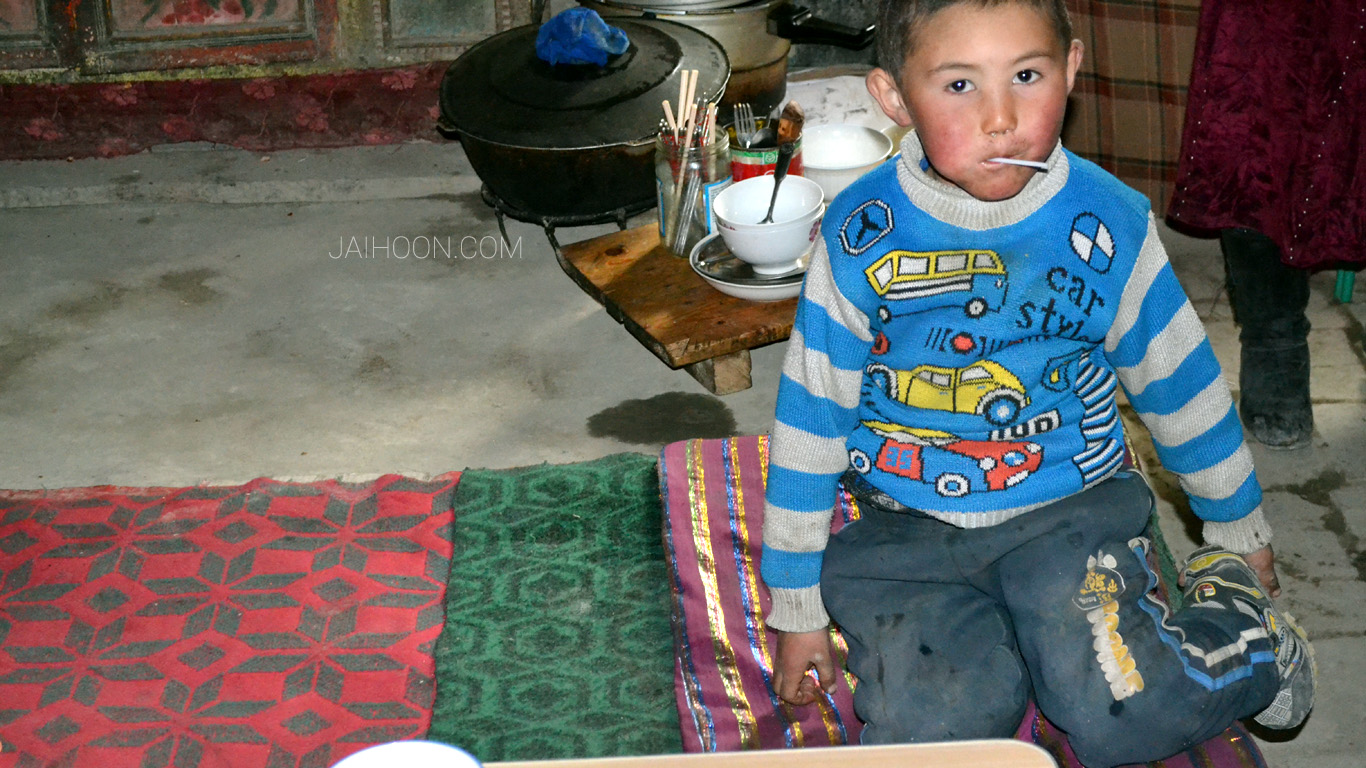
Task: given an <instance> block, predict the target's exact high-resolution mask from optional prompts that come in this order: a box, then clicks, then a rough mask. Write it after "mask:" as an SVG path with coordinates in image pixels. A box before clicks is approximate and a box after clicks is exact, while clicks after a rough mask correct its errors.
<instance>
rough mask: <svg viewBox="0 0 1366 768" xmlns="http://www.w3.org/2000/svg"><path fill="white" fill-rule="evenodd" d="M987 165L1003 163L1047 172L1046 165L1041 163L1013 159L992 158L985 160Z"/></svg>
mask: <svg viewBox="0 0 1366 768" xmlns="http://www.w3.org/2000/svg"><path fill="white" fill-rule="evenodd" d="M987 162H988V163H1005V164H1006V165H1023V166H1026V167H1029V168H1038V169H1039V170H1041V171H1046V170H1048V163H1041V162H1039V161H1038V160H1016V159H1015V158H1013V157H993V158H991V159H990V160H987Z"/></svg>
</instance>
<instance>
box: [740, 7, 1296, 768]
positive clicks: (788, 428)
mask: <svg viewBox="0 0 1366 768" xmlns="http://www.w3.org/2000/svg"><path fill="white" fill-rule="evenodd" d="M878 34H879V44H878V57H879V64H880V65H881V68H879V69H875V70H874V71H873V72H872V73H871V74H870V75H869V77H868V88H869V90H870V92H871V93H872V95H873V96H874V98H876V99H877V101H878V103H879V104H880V105H881V107H882V109H883V111H884V112H886V113H887V115H888V116H889V117H891V118H892V119H893V120H894V121H896V123H898V124H899V125H902V126H913V127H914V131H912V132H911V133H908V134H907V136H906V138H905V140H904V141H903V142H902V145H901V154H900V156H899V157H898V158H897V159H895V160H894V161H892V162H889V163H887V164H885V165H883V166H882V167H881V168H879V169H877V170H875V171H873V172H872V173H870V174H868V175H867V176H865V177H864V178H863V179H861V180H860V181H858V182H856V183H855V184H854V185H852V186H850V187H849V188H848V189H847V190H846V191H845V192H844V193H842V194H841V195H840V196H839V197H838V198H837V199H836V200H834V201H833V202H832V203H831V205H830V208H829V210H828V211H827V213H826V215H825V221H824V224H823V225H822V232H823V238H822V239H821V241H820V242H819V244H818V247H817V251H816V253H815V256H814V258H813V259H812V263H811V267H810V270H809V272H808V274H807V277H806V283H805V286H804V288H803V294H802V299H801V302H800V305H799V309H798V312H797V320H796V326H795V328H794V330H793V333H792V339H791V342H790V349H789V351H788V355H787V359H786V362H785V364H784V368H783V378H782V382H781V384H780V386H779V391H778V406H777V423H776V425H775V427H774V430H773V439H772V445H771V457H770V468H769V474H768V482H769V485H768V492H767V508H766V512H765V521H764V549H763V559H762V575H763V578H764V580H765V582H766V583H767V585H768V587H769V588H770V591H771V594H772V597H773V608H772V611H771V612H770V614H769V616H768V617H767V620H768V623H769V624H770V626H772V627H773V628H774V629H776V630H778V650H777V657H776V659H775V670H774V684H775V687H776V688H777V691H778V693H779V695H780V696H781V697H782V698H783V699H785V700H787V701H789V702H791V703H794V704H804V703H808V702H810V701H811V700H813V698H814V697H815V695H816V694H817V686H818V685H824V684H828V683H830V682H832V681H833V680H834V679H835V677H834V674H835V670H834V665H833V663H832V660H831V653H830V648H829V642H828V634H827V632H826V629H827V623H828V621H829V620H830V619H831V618H833V619H834V621H835V622H836V623H837V624H838V625H839V626H840V627H841V629H842V630H843V632H844V634H845V637H846V638H847V639H848V641H849V667H850V670H851V671H852V672H853V674H854V675H855V676H856V677H857V678H858V686H857V689H856V692H855V697H854V701H855V707H856V710H857V713H858V715H859V717H860V718H861V719H862V720H863V721H864V722H865V723H866V725H865V728H864V731H863V741H864V743H887V742H903V741H933V740H946V739H969V738H985V737H1004V736H1009V735H1010V734H1011V733H1012V732H1013V731H1014V729H1015V728H1016V727H1017V726H1018V724H1019V722H1020V719H1021V717H1022V715H1023V712H1024V710H1025V706H1026V703H1027V700H1028V699H1029V698H1031V697H1032V698H1033V699H1034V700H1035V701H1036V702H1037V703H1038V705H1039V707H1040V709H1041V710H1042V712H1043V713H1044V715H1046V716H1047V717H1048V718H1049V719H1050V720H1051V721H1053V722H1054V723H1056V724H1057V725H1058V726H1059V727H1061V728H1062V729H1064V730H1065V731H1067V732H1068V734H1069V736H1070V740H1071V744H1072V746H1073V748H1074V749H1075V751H1076V753H1077V755H1078V757H1079V758H1080V759H1081V760H1082V762H1084V763H1085V764H1086V765H1088V766H1091V768H1102V767H1103V766H1113V765H1117V764H1122V763H1135V762H1143V761H1147V760H1154V759H1160V758H1164V757H1167V756H1170V755H1172V754H1175V753H1177V752H1180V751H1182V750H1184V749H1186V748H1188V747H1190V746H1192V745H1195V744H1198V743H1200V742H1201V741H1204V740H1206V739H1208V738H1211V737H1213V736H1215V735H1217V734H1218V733H1220V732H1221V731H1223V730H1224V729H1225V728H1226V727H1227V726H1228V725H1229V724H1230V723H1232V721H1233V720H1235V719H1237V718H1242V717H1248V716H1254V715H1255V716H1256V718H1257V720H1258V721H1259V722H1261V723H1263V724H1265V725H1267V726H1270V727H1274V728H1289V727H1293V726H1295V725H1298V724H1299V723H1300V722H1301V721H1302V720H1303V719H1304V718H1305V716H1306V715H1307V714H1308V711H1309V709H1310V707H1311V705H1312V698H1313V671H1312V658H1311V655H1310V649H1309V644H1308V641H1307V639H1306V638H1305V636H1304V634H1303V632H1302V631H1301V630H1300V629H1299V628H1298V627H1297V626H1295V625H1294V624H1293V623H1292V622H1291V621H1290V619H1289V618H1288V617H1287V616H1285V615H1284V614H1281V613H1278V612H1277V611H1276V609H1275V608H1274V607H1273V606H1272V603H1271V600H1270V596H1272V595H1276V594H1278V593H1279V588H1278V586H1277V582H1276V574H1275V568H1274V557H1273V554H1272V550H1271V547H1270V545H1269V543H1268V542H1269V541H1270V530H1269V528H1268V526H1267V524H1266V521H1265V519H1264V517H1263V515H1262V510H1261V507H1260V503H1261V489H1260V486H1259V485H1258V483H1257V478H1256V475H1255V474H1254V472H1253V468H1252V462H1251V459H1250V457H1249V454H1248V450H1247V447H1246V446H1245V445H1244V443H1243V438H1242V430H1241V426H1240V425H1239V422H1238V418H1237V415H1236V412H1235V410H1234V409H1233V403H1232V400H1231V399H1230V396H1229V393H1228V390H1227V388H1226V386H1225V384H1224V382H1223V380H1222V378H1221V377H1220V373H1219V365H1218V361H1217V360H1216V359H1215V357H1214V354H1213V352H1212V350H1211V348H1210V345H1209V341H1208V339H1207V338H1206V336H1205V332H1204V329H1203V327H1202V325H1201V323H1200V320H1199V319H1198V318H1197V317H1196V315H1195V312H1194V310H1193V309H1192V308H1191V306H1190V303H1189V301H1188V300H1187V299H1186V296H1185V294H1184V292H1183V291H1182V289H1181V286H1180V285H1179V284H1178V283H1177V280H1176V277H1175V276H1174V274H1173V273H1172V270H1171V268H1170V266H1169V265H1168V264H1167V260H1166V255H1165V253H1164V251H1163V248H1162V244H1161V243H1160V242H1159V241H1158V237H1157V230H1156V225H1155V222H1154V219H1153V217H1152V214H1151V211H1150V209H1149V205H1148V202H1147V200H1146V199H1144V198H1143V197H1142V196H1141V195H1139V194H1138V193H1137V192H1134V191H1133V190H1131V189H1129V188H1128V187H1126V186H1124V185H1123V184H1122V183H1120V182H1119V181H1118V180H1116V179H1115V178H1114V177H1112V176H1110V175H1109V174H1107V173H1105V172H1104V171H1102V170H1100V169H1099V168H1098V167H1096V166H1095V165H1093V164H1091V163H1089V162H1087V161H1085V160H1082V159H1080V158H1078V157H1077V156H1076V155H1073V154H1071V153H1070V152H1068V151H1067V150H1065V149H1063V148H1062V146H1061V144H1060V143H1059V135H1060V133H1061V129H1062V122H1063V113H1064V111H1065V108H1066V103H1067V96H1068V94H1069V93H1070V91H1071V89H1072V84H1073V80H1074V78H1075V77H1076V73H1077V68H1078V66H1079V65H1080V63H1081V56H1082V48H1081V43H1080V42H1079V41H1075V40H1072V39H1071V36H1072V35H1071V28H1070V22H1069V21H1068V18H1067V11H1066V8H1065V5H1064V0H884V1H883V3H882V8H881V10H880V17H879V20H878ZM1011 160H1016V161H1031V162H1037V163H1042V164H1044V167H1043V168H1041V169H1040V168H1033V167H1029V166H1025V165H1019V164H1014V163H1011V162H1009V161H1011ZM1119 385H1122V386H1123V387H1124V389H1125V392H1126V394H1127V395H1128V399H1129V402H1130V403H1131V404H1132V405H1133V407H1134V409H1135V410H1136V411H1137V412H1138V414H1139V416H1140V417H1141V418H1142V419H1143V421H1144V423H1145V424H1146V426H1147V427H1148V428H1149V430H1150V431H1151V433H1152V435H1153V438H1154V442H1155V443H1156V446H1157V450H1158V455H1159V456H1160V457H1161V459H1162V462H1163V465H1164V466H1165V467H1166V468H1168V469H1169V470H1171V471H1173V472H1175V473H1177V475H1179V476H1180V478H1181V482H1182V487H1183V488H1184V489H1185V491H1186V493H1187V495H1188V496H1189V497H1190V501H1191V507H1192V509H1193V510H1194V511H1195V513H1196V514H1197V515H1199V516H1200V517H1201V518H1202V519H1203V520H1204V521H1205V527H1204V536H1205V539H1206V541H1207V542H1208V546H1206V547H1205V548H1202V549H1201V550H1199V551H1197V552H1196V554H1195V556H1194V557H1193V558H1192V559H1191V561H1190V562H1189V563H1188V564H1187V565H1186V567H1185V570H1184V572H1183V574H1182V576H1183V583H1184V585H1185V590H1186V591H1185V595H1186V604H1187V607H1185V608H1183V610H1181V611H1179V612H1177V613H1175V614H1172V613H1170V612H1169V611H1168V609H1167V607H1166V606H1165V605H1164V604H1162V603H1161V602H1160V601H1159V600H1158V599H1157V596H1156V594H1155V591H1154V588H1155V586H1156V578H1155V576H1154V574H1153V572H1152V571H1151V570H1149V568H1148V566H1147V561H1146V554H1147V550H1148V547H1149V543H1148V541H1147V539H1145V538H1143V533H1144V531H1145V528H1146V526H1147V524H1148V521H1149V517H1150V514H1151V512H1152V505H1153V497H1152V494H1151V492H1150V491H1149V489H1148V487H1147V485H1146V483H1145V482H1144V481H1143V479H1142V478H1141V477H1140V476H1139V475H1138V474H1136V473H1134V472H1131V471H1126V470H1124V469H1122V467H1121V464H1122V459H1123V453H1124V436H1123V433H1122V426H1121V423H1120V419H1119V415H1118V409H1117V406H1116V403H1115V396H1116V388H1117V386H1119ZM841 483H843V485H844V487H845V488H847V489H848V490H849V491H850V492H851V493H853V494H854V495H855V496H856V497H857V499H858V500H859V506H860V510H861V512H862V517H861V519H860V520H858V521H857V522H854V523H852V524H851V525H849V526H847V527H846V528H844V529H843V530H842V531H841V532H840V533H839V534H838V535H836V536H835V537H833V538H829V537H828V531H829V524H830V517H831V514H832V510H833V506H834V503H835V500H836V495H837V492H838V489H839V486H840V485H841ZM827 539H829V540H828V541H827ZM1240 555H1241V557H1240ZM827 610H828V611H829V613H828V615H827ZM812 668H814V670H815V672H816V676H817V677H815V678H813V677H811V676H810V675H809V674H808V671H809V670H811V669H812Z"/></svg>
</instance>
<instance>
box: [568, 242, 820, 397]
mask: <svg viewBox="0 0 1366 768" xmlns="http://www.w3.org/2000/svg"><path fill="white" fill-rule="evenodd" d="M555 256H556V258H557V259H559V262H560V266H561V267H562V268H563V269H564V271H565V273H566V274H568V275H569V277H570V278H572V279H573V280H574V282H575V283H577V284H578V285H579V287H580V288H582V289H583V290H584V291H585V292H586V293H588V295H589V296H592V297H593V298H594V299H596V300H597V302H598V303H599V304H601V305H602V306H603V307H604V308H605V309H606V310H607V314H608V315H610V316H612V317H613V318H614V319H615V320H616V321H617V322H619V323H621V324H622V325H624V326H625V327H626V330H627V331H629V332H630V333H631V335H632V336H634V337H636V340H637V341H639V342H640V343H641V344H644V345H645V348H646V349H649V350H650V351H651V352H653V353H654V354H655V356H656V357H658V358H659V359H660V360H662V361H664V364H665V365H667V366H669V367H670V368H674V369H678V368H682V369H684V370H686V371H687V372H688V373H690V374H692V377H693V378H695V379H697V380H698V381H699V382H701V383H702V385H703V386H705V387H706V388H707V389H708V390H709V391H711V392H712V393H714V394H717V395H726V394H730V393H732V392H739V391H740V390H743V389H748V388H749V387H750V385H751V380H750V359H749V351H750V350H751V349H754V348H756V347H761V346H764V345H765V344H772V343H773V342H775V341H782V340H784V339H786V338H787V337H788V336H789V335H791V333H792V319H793V317H794V316H795V315H796V312H797V300H796V299H795V298H793V299H785V300H783V301H775V302H755V301H746V300H744V299H737V298H735V297H733V296H727V295H726V294H724V293H721V292H720V291H718V290H716V289H715V288H712V287H711V286H710V285H708V284H707V283H706V282H705V281H704V280H703V279H702V278H701V277H698V275H697V273H695V272H693V270H692V267H691V266H689V265H688V261H687V259H681V258H679V257H677V256H674V255H673V254H671V253H670V252H669V251H668V249H666V248H664V247H663V246H662V245H660V242H659V231H658V225H656V224H653V223H651V224H649V225H646V226H643V227H636V228H634V229H626V230H622V231H620V232H613V233H611V234H607V235H602V236H601V237H595V238H592V239H589V240H583V241H581V242H577V243H571V244H569V245H566V246H563V247H557V248H556V249H555Z"/></svg>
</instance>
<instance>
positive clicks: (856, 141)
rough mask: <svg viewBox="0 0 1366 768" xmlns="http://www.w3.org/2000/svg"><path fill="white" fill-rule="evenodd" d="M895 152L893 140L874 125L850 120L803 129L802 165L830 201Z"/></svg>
mask: <svg viewBox="0 0 1366 768" xmlns="http://www.w3.org/2000/svg"><path fill="white" fill-rule="evenodd" d="M891 154H892V139H891V137H889V136H888V135H887V134H885V133H883V132H882V131H879V130H877V129H875V128H868V127H866V126H862V125H850V124H848V123H834V124H830V125H810V126H807V127H806V129H805V130H804V131H802V166H803V167H804V168H805V171H804V173H805V174H806V177H807V178H808V179H811V180H812V181H815V182H816V183H817V184H819V185H820V187H821V190H822V191H824V193H825V199H826V200H827V201H829V200H834V199H835V195H838V194H839V193H840V192H841V191H842V190H843V189H844V188H845V187H847V186H849V185H850V184H852V183H854V182H855V181H856V180H858V178H859V177H860V176H862V175H863V174H865V173H867V172H869V171H871V170H873V169H874V168H876V167H877V166H878V165H879V164H881V163H882V161H883V160H886V159H887V158H888V157H889V156H891Z"/></svg>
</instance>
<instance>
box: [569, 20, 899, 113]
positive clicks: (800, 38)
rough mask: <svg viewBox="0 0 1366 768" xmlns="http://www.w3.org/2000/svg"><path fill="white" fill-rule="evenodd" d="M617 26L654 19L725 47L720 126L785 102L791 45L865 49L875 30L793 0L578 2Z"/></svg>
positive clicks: (766, 110)
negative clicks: (745, 106) (623, 19)
mask: <svg viewBox="0 0 1366 768" xmlns="http://www.w3.org/2000/svg"><path fill="white" fill-rule="evenodd" d="M579 4H580V5H583V6H585V7H587V8H592V9H593V10H595V11H597V12H598V13H599V14H601V15H602V16H603V18H605V19H607V21H608V23H609V24H611V23H615V22H613V20H612V19H613V17H620V16H623V15H641V14H647V13H648V14H652V15H653V16H655V17H657V18H661V19H668V20H669V21H676V22H679V23H682V24H687V25H688V26H690V27H694V28H696V29H700V30H701V31H703V32H705V33H707V34H708V35H710V36H711V37H713V38H715V39H716V41H717V42H719V43H720V44H721V47H722V48H723V49H724V50H725V51H726V54H727V56H729V57H730V65H731V77H730V80H729V82H728V83H727V84H726V92H725V96H724V97H723V98H722V100H721V106H722V110H721V122H722V124H725V123H728V122H730V121H731V118H732V115H731V105H734V104H738V103H740V102H742V101H743V102H748V103H750V104H751V105H752V106H753V107H754V110H755V114H759V115H762V114H765V113H767V112H768V111H769V110H771V109H773V108H774V107H775V106H777V105H779V104H781V103H782V101H783V95H784V93H785V92H786V90H787V61H788V53H789V52H790V51H791V49H792V43H812V44H818V45H836V46H840V47H843V48H850V49H862V48H866V47H868V45H869V44H870V43H871V42H872V40H873V31H874V30H873V26H872V25H869V26H867V27H863V28H858V27H848V26H843V25H839V24H834V23H832V22H829V21H826V20H824V19H819V18H815V17H813V16H812V13H811V11H810V10H808V9H807V8H804V7H802V6H800V5H794V4H793V3H792V1H791V0H746V1H744V2H730V1H729V0H727V2H725V3H724V5H723V4H722V3H721V2H720V0H717V2H715V3H710V2H709V3H707V4H706V7H702V6H701V4H700V3H688V2H664V1H662V0H579Z"/></svg>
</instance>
